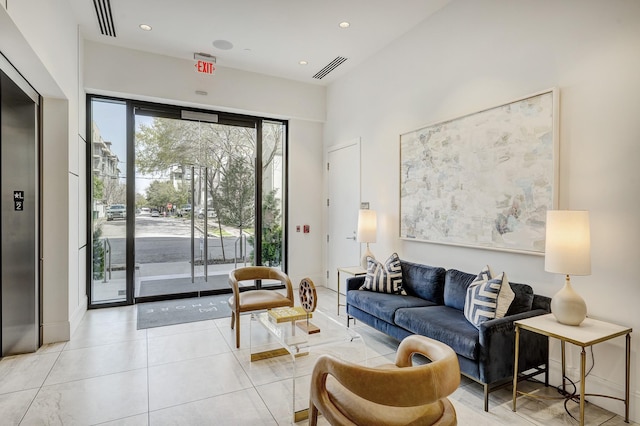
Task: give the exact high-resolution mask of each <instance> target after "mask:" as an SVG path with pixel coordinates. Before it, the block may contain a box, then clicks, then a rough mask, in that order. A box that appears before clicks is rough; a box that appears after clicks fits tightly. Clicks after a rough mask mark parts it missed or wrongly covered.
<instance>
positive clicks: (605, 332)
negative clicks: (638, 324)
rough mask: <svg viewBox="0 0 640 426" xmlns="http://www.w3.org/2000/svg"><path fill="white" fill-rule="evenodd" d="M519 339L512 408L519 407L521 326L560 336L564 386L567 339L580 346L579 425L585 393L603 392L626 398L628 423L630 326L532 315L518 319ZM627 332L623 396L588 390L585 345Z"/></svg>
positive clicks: (517, 336) (516, 349)
mask: <svg viewBox="0 0 640 426" xmlns="http://www.w3.org/2000/svg"><path fill="white" fill-rule="evenodd" d="M514 324H515V329H516V342H515V346H516V347H515V360H514V366H513V411H516V397H517V394H518V355H519V352H520V330H521V329H522V330H528V331H531V332H534V333H538V334H542V335H544V336H548V337H553V338H555V339H558V340H560V349H561V353H562V389H563V390H565V384H566V383H565V382H566V381H565V376H566V374H565V372H566V371H565V370H566V363H565V343H566V342H569V343H572V344H574V345H576V346H580V347H581V348H582V351H581V352H580V426H583V425H584V405H585V399H584V398H585V396H602V397H606V398H611V399H617V400H619V401H623V402H624V408H625V410H624V412H625V415H624V421H625V422H626V423H629V374H630V369H631V368H630V365H631V331H632V329H631V328H629V327H623V326H620V325H616V324H611V323H608V322H604V321H598V320H594V319H591V318H585V320H584V321H583V322H582V324H580V325H579V326H572V325H565V324H561V323H559V322H558V321H557V320H556V318H555V317H554V316H553V314H547V315H541V316H537V317H533V318H526V319H523V320H519V321H515V322H514ZM625 335H626V367H625V373H626V374H625V393H624V399H622V398H617V397H613V396H608V395H598V394H585V392H584V390H585V368H586V359H587V356H586V351H585V348H586V347H588V346H593V345H595V344H597V343H601V342H604V341H607V340H610V339H613V338H615V337H619V336H625Z"/></svg>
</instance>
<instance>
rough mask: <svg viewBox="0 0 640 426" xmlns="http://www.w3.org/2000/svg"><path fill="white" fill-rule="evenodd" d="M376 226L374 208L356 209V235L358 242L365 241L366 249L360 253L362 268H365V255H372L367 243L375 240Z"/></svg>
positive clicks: (376, 220) (376, 219)
mask: <svg viewBox="0 0 640 426" xmlns="http://www.w3.org/2000/svg"><path fill="white" fill-rule="evenodd" d="M377 228H378V218H377V216H376V212H375V210H364V209H360V210H359V211H358V235H357V239H358V242H360V243H367V250H366V251H365V252H364V255H362V260H361V265H362V268H363V269H367V257H372V258H374V259H375V257H374V256H373V253H371V250H370V249H369V243H375V242H376V233H377Z"/></svg>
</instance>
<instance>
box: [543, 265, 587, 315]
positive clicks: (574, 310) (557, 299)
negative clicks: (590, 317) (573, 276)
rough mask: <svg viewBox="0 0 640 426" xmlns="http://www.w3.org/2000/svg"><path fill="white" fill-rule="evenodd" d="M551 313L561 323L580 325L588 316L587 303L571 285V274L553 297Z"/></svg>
mask: <svg viewBox="0 0 640 426" xmlns="http://www.w3.org/2000/svg"><path fill="white" fill-rule="evenodd" d="M551 313H553V315H554V316H555V317H556V319H557V320H558V322H559V323H561V324H566V325H580V323H582V321H584V319H585V318H586V316H587V304H586V303H585V302H584V299H583V298H582V297H580V295H579V294H578V293H576V292H575V291H574V290H573V287H571V280H570V278H569V275H567V276H566V278H565V280H564V287H562V288H561V289H560V291H559V292H557V293H556V294H555V296H553V299H551Z"/></svg>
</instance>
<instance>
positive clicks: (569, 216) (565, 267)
mask: <svg viewBox="0 0 640 426" xmlns="http://www.w3.org/2000/svg"><path fill="white" fill-rule="evenodd" d="M544 270H545V271H547V272H555V273H559V274H565V275H589V274H591V236H590V232H589V212H587V211H580V210H549V211H547V234H546V247H545V258H544Z"/></svg>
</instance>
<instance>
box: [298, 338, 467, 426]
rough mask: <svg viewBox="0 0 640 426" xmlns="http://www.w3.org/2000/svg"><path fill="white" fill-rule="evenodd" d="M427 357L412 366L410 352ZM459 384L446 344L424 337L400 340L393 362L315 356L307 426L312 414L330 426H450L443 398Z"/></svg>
mask: <svg viewBox="0 0 640 426" xmlns="http://www.w3.org/2000/svg"><path fill="white" fill-rule="evenodd" d="M414 354H421V355H423V356H425V357H426V358H428V359H429V360H431V362H430V363H426V364H424V365H413V355H414ZM459 385H460V365H459V364H458V358H457V356H456V354H455V352H454V351H453V349H451V348H450V347H449V346H447V345H445V344H443V343H440V342H438V341H436V340H433V339H430V338H428V337H425V336H420V335H413V336H409V337H407V338H405V339H404V340H403V341H402V342H401V343H400V346H399V347H398V352H397V354H396V362H395V364H390V365H383V366H380V367H376V368H371V367H365V366H361V365H357V364H353V363H350V362H347V361H342V360H340V359H338V358H335V357H333V356H331V355H321V356H320V357H319V358H318V360H317V361H316V364H315V366H314V369H313V373H312V376H311V388H310V401H309V425H311V426H316V425H317V420H318V413H321V414H322V415H323V416H324V417H325V418H326V419H327V421H328V422H329V423H330V424H331V425H334V426H336V425H340V426H346V425H350V426H356V425H361V426H364V425H366V426H383V425H384V426H394V425H397V426H400V425H415V426H417V425H438V426H445V425H456V424H457V417H456V411H455V409H454V408H453V405H452V404H451V402H450V401H449V400H448V399H447V396H448V395H450V394H452V393H453V392H454V391H455V390H456V389H457V388H458V386H459Z"/></svg>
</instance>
